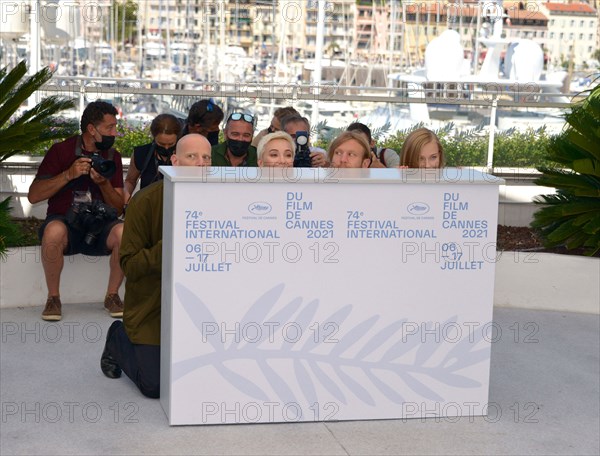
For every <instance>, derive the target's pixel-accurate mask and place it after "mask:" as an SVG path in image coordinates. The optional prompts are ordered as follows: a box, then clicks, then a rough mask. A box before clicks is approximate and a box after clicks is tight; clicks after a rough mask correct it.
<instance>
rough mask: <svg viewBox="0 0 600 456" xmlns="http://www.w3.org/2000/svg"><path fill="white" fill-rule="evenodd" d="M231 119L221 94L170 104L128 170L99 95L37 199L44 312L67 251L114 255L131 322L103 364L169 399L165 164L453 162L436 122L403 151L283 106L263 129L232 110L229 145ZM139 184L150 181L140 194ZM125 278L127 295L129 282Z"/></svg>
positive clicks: (111, 113)
mask: <svg viewBox="0 0 600 456" xmlns="http://www.w3.org/2000/svg"><path fill="white" fill-rule="evenodd" d="M224 118H225V116H224V113H223V111H222V110H221V108H220V107H219V106H218V105H217V104H215V103H214V102H213V101H212V100H201V101H198V102H197V103H194V104H193V105H192V107H191V108H190V111H189V114H188V118H187V120H186V123H185V125H181V124H180V122H179V120H178V119H177V118H176V117H174V116H172V115H170V114H160V115H159V116H157V117H156V118H155V119H154V120H153V122H152V124H151V126H150V131H151V134H152V138H153V140H152V142H151V143H149V144H144V145H140V146H138V147H136V148H135V149H134V153H133V156H132V158H131V161H130V165H129V168H128V172H127V176H126V177H125V180H124V179H123V166H122V162H121V155H120V154H119V152H118V151H116V150H115V149H114V148H113V145H114V141H115V137H116V135H117V110H116V109H115V108H114V107H113V106H112V105H111V104H109V103H106V102H103V101H95V102H92V103H90V104H88V105H87V107H86V108H85V110H84V112H83V114H82V116H81V123H80V127H81V134H80V135H77V136H74V137H71V138H68V139H66V140H65V141H62V142H60V143H57V144H54V145H53V146H52V147H51V148H50V149H49V150H48V152H47V153H46V155H45V157H44V159H43V161H42V163H41V164H40V167H39V169H38V172H37V174H36V177H35V179H34V181H33V183H32V184H31V187H30V189H29V194H28V198H29V201H30V202H31V203H38V202H41V201H45V200H48V210H47V215H46V219H45V221H44V223H43V225H42V226H41V228H40V231H39V236H40V239H41V244H42V247H41V252H42V266H43V269H44V275H45V279H46V286H47V289H48V297H47V301H46V305H45V307H44V310H43V311H42V318H43V319H44V320H49V321H57V320H60V319H61V318H62V303H61V299H60V279H61V273H62V270H63V265H64V256H65V255H74V254H77V253H83V254H85V255H92V256H100V255H109V256H110V261H109V265H110V273H109V280H108V285H107V289H106V296H105V299H104V308H105V309H106V311H107V312H108V313H109V314H110V316H111V317H114V318H123V322H121V321H120V320H119V321H115V322H114V323H113V324H112V326H111V327H110V329H109V331H108V334H107V341H106V345H105V349H104V352H103V353H102V356H101V362H100V364H101V369H102V372H103V373H104V374H105V375H106V376H107V377H110V378H118V377H120V376H121V373H122V372H123V371H124V372H125V373H126V375H127V376H128V377H129V378H131V380H132V381H134V383H135V384H136V385H137V386H138V388H139V389H140V391H141V392H142V393H143V394H144V395H146V396H148V397H158V395H159V391H160V382H159V379H160V372H159V366H160V288H161V271H160V269H161V258H162V209H163V200H162V180H161V179H162V174H161V173H160V172H159V166H165V165H173V166H259V167H292V166H294V167H315V168H319V167H336V168H369V167H370V168H385V167H388V168H394V167H400V168H441V167H442V166H443V163H444V160H443V149H442V146H441V144H440V142H439V140H438V138H437V137H436V135H435V134H434V133H433V132H431V131H430V130H428V129H426V128H419V129H417V130H415V131H413V132H412V133H411V134H410V135H409V136H408V137H407V138H406V141H405V143H404V144H403V147H402V150H401V153H400V155H399V154H398V153H396V151H394V150H391V149H384V148H378V147H377V146H376V145H375V141H374V140H373V138H372V137H371V131H370V129H369V128H368V127H367V126H366V125H364V124H361V123H353V124H351V125H350V126H349V127H348V129H347V131H345V132H343V133H342V134H340V135H339V136H338V137H337V138H335V139H334V140H333V141H332V142H331V144H330V146H329V148H328V150H327V151H325V150H324V149H321V148H318V147H313V146H311V144H310V123H309V121H308V119H306V118H305V117H302V116H301V115H300V113H298V112H297V111H296V110H295V109H294V108H292V107H284V108H279V109H277V110H276V111H275V114H274V117H273V119H272V120H271V124H270V126H269V127H268V128H267V129H265V130H263V131H261V132H259V133H258V134H257V135H256V137H255V136H254V129H255V119H254V117H253V116H252V115H250V114H247V113H244V112H233V113H231V114H229V116H228V117H227V119H226V121H225V125H224V129H223V133H224V138H225V140H224V141H223V142H222V143H219V142H218V139H219V125H220V124H221V123H222V122H223V120H224ZM138 183H139V187H140V190H142V189H143V191H139V192H136V193H135V195H134V192H135V189H136V188H137V185H138ZM132 195H133V198H132ZM126 208H127V217H123V216H124V212H125V209H126ZM123 219H124V220H123ZM125 276H126V277H127V281H126V284H125V303H123V302H122V301H121V299H120V297H119V294H118V291H119V288H120V286H121V283H122V282H123V278H124V277H125Z"/></svg>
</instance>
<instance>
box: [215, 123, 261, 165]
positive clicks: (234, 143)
mask: <svg viewBox="0 0 600 456" xmlns="http://www.w3.org/2000/svg"><path fill="white" fill-rule="evenodd" d="M223 133H224V135H225V142H223V143H221V144H217V145H216V146H213V148H212V166H258V163H257V157H256V147H254V146H252V145H251V144H252V137H253V136H254V117H252V116H251V115H250V114H243V113H241V112H234V113H232V114H231V115H230V116H229V117H228V118H227V122H226V123H225V129H224V130H223Z"/></svg>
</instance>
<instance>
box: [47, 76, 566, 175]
mask: <svg viewBox="0 0 600 456" xmlns="http://www.w3.org/2000/svg"><path fill="white" fill-rule="evenodd" d="M42 94H55V95H56V94H59V95H63V96H67V97H72V98H76V99H77V100H78V110H79V114H81V113H82V112H83V109H84V107H85V105H86V104H87V103H88V102H89V101H92V100H93V99H107V100H111V101H113V102H115V103H119V104H122V105H124V111H126V109H125V106H126V105H128V104H129V105H130V106H132V105H135V104H136V103H139V102H140V101H141V100H144V99H154V100H158V104H160V105H161V106H162V110H160V111H159V112H164V111H165V110H170V111H175V112H176V113H178V114H179V115H180V116H182V117H186V116H187V110H188V109H189V107H190V105H191V104H192V103H193V102H195V101H197V100H199V99H207V98H212V99H215V100H216V101H217V102H218V103H219V104H220V105H221V106H222V108H223V110H224V111H225V112H227V111H228V110H229V109H232V108H237V109H240V108H242V109H248V110H250V111H255V110H256V109H258V108H259V107H260V108H261V109H262V111H263V112H261V113H260V114H267V113H268V119H267V121H270V118H271V114H272V110H273V109H274V108H275V107H277V106H284V105H292V106H299V107H300V105H302V106H301V107H302V108H304V109H307V110H310V111H311V112H312V110H313V109H316V110H317V111H323V110H324V106H325V105H326V106H327V109H328V111H329V112H331V109H332V106H335V104H336V103H337V104H339V106H340V111H342V110H347V109H348V105H347V104H348V103H350V104H353V105H352V106H354V107H356V106H357V105H360V104H369V106H371V107H373V109H375V107H377V106H380V107H381V106H387V107H389V108H390V109H406V108H408V109H409V110H410V109H412V107H414V106H418V105H423V104H426V105H428V108H427V109H429V110H430V112H431V113H435V112H437V111H439V110H440V109H448V108H449V107H450V108H452V107H454V108H455V109H458V108H461V109H465V110H466V111H469V110H471V111H472V110H478V111H479V118H480V119H484V122H485V123H486V125H485V126H486V128H487V130H488V132H489V146H488V154H487V167H488V168H491V167H492V162H493V144H494V135H495V132H496V130H497V127H496V123H497V119H498V111H499V110H504V111H506V112H511V111H512V112H517V111H523V110H525V111H527V112H529V113H531V112H536V113H539V112H544V111H546V112H548V111H549V110H552V115H553V116H554V117H555V118H556V117H557V116H560V115H561V114H562V113H564V112H565V111H566V110H567V109H568V108H569V107H570V106H571V103H572V100H573V99H574V97H575V94H560V93H547V92H545V91H544V86H543V84H539V85H538V84H535V83H523V84H519V83H514V82H510V81H507V82H506V83H503V82H489V83H478V84H474V83H462V82H456V81H436V82H428V83H410V82H409V83H403V84H402V86H401V87H362V86H341V85H337V84H334V83H323V84H313V85H306V84H296V83H288V84H278V83H246V82H244V83H242V82H233V83H232V82H197V81H173V80H149V79H115V78H87V77H55V78H53V79H52V80H51V81H50V82H49V83H48V84H46V85H45V86H44V87H43V89H42ZM343 104H346V105H345V106H344V105H343ZM367 109H368V108H367ZM334 110H335V108H334ZM157 113H158V112H157ZM124 114H125V115H127V114H128V112H125V113H124ZM450 115H451V113H450ZM446 116H448V114H446ZM313 118H314V117H313ZM354 120H356V119H354ZM413 120H414V122H413V124H414V123H418V122H419V121H420V119H413ZM421 120H422V119H421ZM447 120H452V118H450V119H447ZM523 122H526V121H525V120H524V121H523ZM348 123H350V122H348ZM559 126H560V125H559Z"/></svg>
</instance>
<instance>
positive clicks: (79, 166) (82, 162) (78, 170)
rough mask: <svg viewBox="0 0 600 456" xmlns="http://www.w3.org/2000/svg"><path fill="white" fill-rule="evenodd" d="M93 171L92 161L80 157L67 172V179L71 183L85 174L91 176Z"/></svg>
mask: <svg viewBox="0 0 600 456" xmlns="http://www.w3.org/2000/svg"><path fill="white" fill-rule="evenodd" d="M91 169H92V160H91V159H90V158H87V157H80V158H78V159H77V160H75V161H74V162H73V163H71V166H70V167H69V169H67V170H66V171H65V173H66V175H65V177H66V178H67V180H69V181H71V180H73V179H77V178H78V177H79V176H82V175H84V174H89V173H90V170H91Z"/></svg>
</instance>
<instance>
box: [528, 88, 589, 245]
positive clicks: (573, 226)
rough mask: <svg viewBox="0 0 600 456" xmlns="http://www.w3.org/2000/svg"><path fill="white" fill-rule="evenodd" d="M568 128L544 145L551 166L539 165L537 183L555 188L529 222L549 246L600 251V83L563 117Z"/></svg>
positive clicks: (543, 196) (542, 197)
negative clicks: (539, 174)
mask: <svg viewBox="0 0 600 456" xmlns="http://www.w3.org/2000/svg"><path fill="white" fill-rule="evenodd" d="M565 117H566V120H567V125H568V127H567V128H566V129H565V130H564V131H563V132H562V133H561V134H560V135H559V136H557V137H555V138H552V139H551V140H550V142H549V144H548V147H547V149H546V151H547V159H548V160H549V161H550V162H551V163H552V164H553V166H542V167H539V168H538V169H539V170H540V171H541V172H542V173H543V174H542V176H541V177H540V178H539V179H537V181H536V183H537V184H538V185H543V186H547V187H553V188H556V194H553V195H542V196H541V197H540V198H539V200H538V202H539V203H540V204H543V205H544V207H542V208H541V209H540V210H539V211H537V212H536V213H535V214H534V220H533V223H532V224H531V225H532V226H533V227H534V228H537V229H539V230H540V232H541V235H542V237H543V238H544V243H545V245H546V246H547V247H555V246H563V245H564V246H565V247H567V248H568V249H575V248H579V247H582V248H584V249H585V251H586V253H587V254H589V255H594V254H597V253H598V252H600V85H598V86H596V87H595V88H594V89H591V90H590V91H589V95H588V96H587V98H586V99H584V100H583V101H582V102H580V103H577V104H575V105H574V106H573V108H572V110H571V112H570V113H568V114H567V115H566V116H565Z"/></svg>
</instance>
